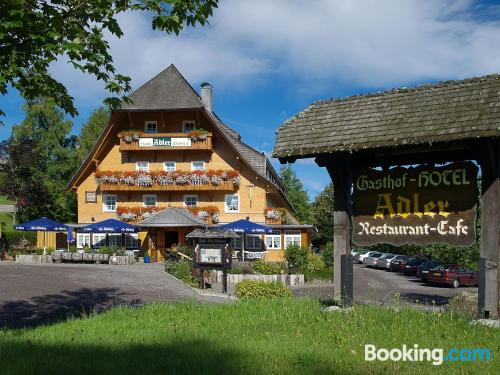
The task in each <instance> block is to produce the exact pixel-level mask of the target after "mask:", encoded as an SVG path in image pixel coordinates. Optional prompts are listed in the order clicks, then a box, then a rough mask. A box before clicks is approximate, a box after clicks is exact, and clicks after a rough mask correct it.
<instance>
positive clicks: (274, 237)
mask: <svg viewBox="0 0 500 375" xmlns="http://www.w3.org/2000/svg"><path fill="white" fill-rule="evenodd" d="M266 249H268V250H281V232H280V231H279V230H278V231H273V233H272V234H266Z"/></svg>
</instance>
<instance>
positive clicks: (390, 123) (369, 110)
mask: <svg viewBox="0 0 500 375" xmlns="http://www.w3.org/2000/svg"><path fill="white" fill-rule="evenodd" d="M276 135H277V138H276V144H275V147H274V151H273V156H275V157H280V158H287V157H306V156H314V155H316V154H319V153H331V152H338V151H356V150H362V149H368V148H378V147H387V146H400V145H405V144H420V143H428V142H436V141H450V140H460V139H467V138H477V137H487V136H499V135H500V76H499V75H489V76H484V77H480V78H472V79H466V80H462V81H446V82H441V83H437V84H434V85H424V86H420V87H414V88H404V89H394V90H390V91H386V92H382V93H375V94H365V95H356V96H351V97H348V98H343V99H331V100H325V101H319V102H316V103H313V104H312V105H311V106H309V107H308V108H307V109H306V110H305V111H303V112H301V113H299V114H297V115H296V116H295V117H293V118H292V119H290V120H288V121H286V122H285V123H284V124H283V125H282V126H281V127H280V128H278V130H277V131H276Z"/></svg>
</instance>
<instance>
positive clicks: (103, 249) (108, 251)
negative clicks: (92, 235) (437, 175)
mask: <svg viewBox="0 0 500 375" xmlns="http://www.w3.org/2000/svg"><path fill="white" fill-rule="evenodd" d="M113 252H114V250H113V249H112V248H111V247H109V246H101V247H100V248H99V254H107V255H113Z"/></svg>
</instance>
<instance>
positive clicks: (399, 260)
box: [389, 255, 406, 271]
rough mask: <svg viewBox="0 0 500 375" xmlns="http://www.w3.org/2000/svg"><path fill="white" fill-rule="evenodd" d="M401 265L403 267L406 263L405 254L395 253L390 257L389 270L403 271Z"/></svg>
mask: <svg viewBox="0 0 500 375" xmlns="http://www.w3.org/2000/svg"><path fill="white" fill-rule="evenodd" d="M401 265H403V267H404V266H405V265H406V256H404V255H396V256H395V257H394V258H392V260H391V264H390V265H389V269H390V270H391V271H403V270H404V268H403V269H402V268H401Z"/></svg>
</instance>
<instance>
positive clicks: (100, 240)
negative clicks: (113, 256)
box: [92, 233, 106, 249]
mask: <svg viewBox="0 0 500 375" xmlns="http://www.w3.org/2000/svg"><path fill="white" fill-rule="evenodd" d="M101 246H106V234H105V233H92V247H94V248H96V249H98V248H100V247H101Z"/></svg>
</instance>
